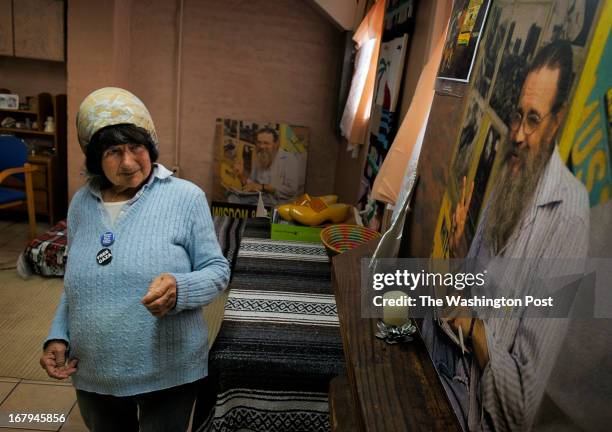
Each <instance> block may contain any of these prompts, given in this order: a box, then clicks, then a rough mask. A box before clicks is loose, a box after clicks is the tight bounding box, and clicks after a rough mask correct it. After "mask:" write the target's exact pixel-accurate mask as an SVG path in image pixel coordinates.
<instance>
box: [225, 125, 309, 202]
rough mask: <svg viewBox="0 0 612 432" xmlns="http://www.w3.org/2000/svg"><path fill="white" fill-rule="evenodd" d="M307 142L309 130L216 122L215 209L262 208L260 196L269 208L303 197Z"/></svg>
mask: <svg viewBox="0 0 612 432" xmlns="http://www.w3.org/2000/svg"><path fill="white" fill-rule="evenodd" d="M308 144H309V131H308V128H305V127H301V126H294V125H289V124H284V123H264V122H252V121H242V120H233V119H217V124H216V128H215V148H216V152H217V158H216V175H215V177H214V184H213V208H214V207H216V206H226V205H228V204H229V206H230V207H231V205H237V206H238V207H240V206H257V204H258V201H259V197H260V195H261V198H262V200H263V203H264V205H265V206H267V207H270V206H275V205H278V204H281V203H286V202H290V201H292V200H294V199H295V198H296V197H297V196H299V195H301V194H303V193H304V183H305V177H306V160H307V154H308ZM213 211H214V210H213Z"/></svg>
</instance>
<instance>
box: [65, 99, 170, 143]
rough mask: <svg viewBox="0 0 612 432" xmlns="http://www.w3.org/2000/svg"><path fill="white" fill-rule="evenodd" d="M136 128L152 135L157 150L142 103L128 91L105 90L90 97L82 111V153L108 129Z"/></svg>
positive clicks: (85, 101) (148, 115)
mask: <svg viewBox="0 0 612 432" xmlns="http://www.w3.org/2000/svg"><path fill="white" fill-rule="evenodd" d="M118 124H133V125H136V126H139V127H141V128H143V129H145V130H146V131H147V132H149V134H150V135H151V138H152V139H153V143H154V144H155V148H156V149H157V145H158V143H157V134H156V133H155V125H154V124H153V119H152V118H151V114H149V110H147V107H145V105H144V104H143V103H142V101H141V100H140V99H138V98H137V97H136V96H134V95H133V94H132V93H130V92H129V91H127V90H124V89H121V88H117V87H104V88H101V89H98V90H96V91H94V92H93V93H91V94H89V96H87V97H86V98H85V99H84V100H83V102H82V103H81V106H80V107H79V112H78V114H77V132H78V135H79V143H80V144H81V149H82V150H83V153H85V154H87V146H88V145H89V142H90V141H91V137H92V136H93V135H94V134H95V133H96V132H98V131H99V130H100V129H102V128H104V127H106V126H113V125H118Z"/></svg>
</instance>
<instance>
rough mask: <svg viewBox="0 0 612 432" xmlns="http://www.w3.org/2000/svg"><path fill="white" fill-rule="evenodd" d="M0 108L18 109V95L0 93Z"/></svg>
mask: <svg viewBox="0 0 612 432" xmlns="http://www.w3.org/2000/svg"><path fill="white" fill-rule="evenodd" d="M0 108H8V109H19V95H16V94H7V93H0Z"/></svg>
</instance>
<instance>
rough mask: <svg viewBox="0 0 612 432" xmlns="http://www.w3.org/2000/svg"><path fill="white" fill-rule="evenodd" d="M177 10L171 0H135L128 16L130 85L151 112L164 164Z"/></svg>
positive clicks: (168, 154) (170, 132)
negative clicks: (129, 20)
mask: <svg viewBox="0 0 612 432" xmlns="http://www.w3.org/2000/svg"><path fill="white" fill-rule="evenodd" d="M142 11H146V13H142ZM177 11H178V2H175V1H156V0H135V1H134V2H133V6H132V17H131V27H132V34H131V36H130V40H131V54H132V55H131V58H130V86H131V88H130V89H131V90H132V91H133V92H134V94H136V95H138V97H140V98H141V99H142V100H143V101H144V103H145V104H146V105H147V108H148V109H149V111H150V112H151V116H152V117H153V121H154V122H155V128H156V130H157V135H158V137H159V151H160V162H162V163H163V164H164V165H166V166H167V167H168V168H170V167H171V166H172V165H173V164H174V161H173V158H174V150H175V131H176V125H175V97H176V94H175V91H176V72H175V71H176V56H177V38H178V33H177V31H178V29H177V25H178V20H177V15H176V14H177Z"/></svg>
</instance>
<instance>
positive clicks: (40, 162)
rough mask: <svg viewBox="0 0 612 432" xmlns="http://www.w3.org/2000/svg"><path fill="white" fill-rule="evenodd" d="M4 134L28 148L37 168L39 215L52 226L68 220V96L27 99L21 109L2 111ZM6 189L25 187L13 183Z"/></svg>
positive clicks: (0, 120)
mask: <svg viewBox="0 0 612 432" xmlns="http://www.w3.org/2000/svg"><path fill="white" fill-rule="evenodd" d="M0 134H3V135H14V136H17V137H19V138H21V139H22V140H23V141H24V142H25V144H26V146H27V148H28V153H29V156H28V162H29V163H30V164H32V165H33V166H35V167H36V171H35V172H34V174H33V177H34V178H33V183H34V197H35V199H34V201H35V209H36V214H37V215H41V216H44V217H46V218H47V219H48V221H49V223H50V224H52V225H53V224H55V223H57V222H58V221H59V220H61V219H63V218H64V217H66V208H67V202H68V199H67V198H68V197H67V190H68V186H67V156H66V95H64V94H59V95H51V94H50V93H40V94H38V95H37V96H34V97H28V98H26V102H25V103H23V104H20V106H19V109H13V108H0ZM1 151H2V149H0V153H1ZM4 186H7V187H12V188H15V189H23V188H24V187H25V186H24V185H23V184H21V183H20V182H19V181H18V180H13V179H10V180H7V182H6V183H5V184H4Z"/></svg>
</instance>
